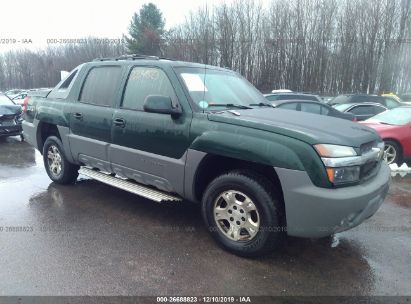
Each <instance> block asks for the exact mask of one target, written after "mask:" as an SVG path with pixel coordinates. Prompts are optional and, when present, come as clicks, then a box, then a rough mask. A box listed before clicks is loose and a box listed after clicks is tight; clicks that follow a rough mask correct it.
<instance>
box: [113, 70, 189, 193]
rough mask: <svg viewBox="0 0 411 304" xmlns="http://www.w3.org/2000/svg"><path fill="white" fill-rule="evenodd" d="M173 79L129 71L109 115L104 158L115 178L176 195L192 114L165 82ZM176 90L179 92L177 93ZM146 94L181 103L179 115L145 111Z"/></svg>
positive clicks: (154, 72) (158, 73)
mask: <svg viewBox="0 0 411 304" xmlns="http://www.w3.org/2000/svg"><path fill="white" fill-rule="evenodd" d="M173 76H174V77H175V75H173V74H172V73H170V72H169V73H168V74H167V73H166V72H165V71H164V70H163V69H160V68H159V67H153V66H134V67H132V68H131V70H130V72H129V75H128V79H127V82H126V85H125V88H124V92H123V97H122V102H121V104H120V107H119V109H117V110H116V111H115V113H114V116H113V125H112V139H113V144H112V145H111V146H110V150H109V155H110V161H111V163H112V164H111V165H112V167H113V170H114V172H115V173H116V174H118V175H120V176H123V177H127V178H131V179H134V180H136V181H137V182H140V183H143V184H148V185H153V186H155V187H157V188H159V189H162V190H165V191H169V192H177V193H179V194H181V193H182V191H183V177H184V165H185V153H186V151H187V149H188V146H189V131H190V123H191V119H192V112H191V109H188V108H187V107H184V104H182V103H181V99H183V98H184V96H183V93H182V90H181V88H180V87H173V85H172V82H171V81H170V78H169V77H173ZM176 89H180V91H179V92H181V94H176ZM148 95H162V96H168V97H171V99H172V100H173V102H174V103H180V106H181V108H182V109H183V113H182V114H181V115H179V116H177V117H173V116H172V115H170V114H159V113H149V112H145V111H144V109H143V106H144V102H145V99H146V97H147V96H148ZM187 104H188V103H187Z"/></svg>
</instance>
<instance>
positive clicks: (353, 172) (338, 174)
mask: <svg viewBox="0 0 411 304" xmlns="http://www.w3.org/2000/svg"><path fill="white" fill-rule="evenodd" d="M326 169H327V176H328V179H329V181H330V182H331V183H333V184H334V185H341V184H350V183H355V182H358V181H359V180H360V166H352V167H340V168H326Z"/></svg>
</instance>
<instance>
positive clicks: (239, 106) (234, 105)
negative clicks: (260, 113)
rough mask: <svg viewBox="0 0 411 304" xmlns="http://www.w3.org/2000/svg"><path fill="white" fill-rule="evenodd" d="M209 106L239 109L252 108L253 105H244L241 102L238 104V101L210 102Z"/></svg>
mask: <svg viewBox="0 0 411 304" xmlns="http://www.w3.org/2000/svg"><path fill="white" fill-rule="evenodd" d="M209 107H210V108H211V107H226V108H237V109H252V107H249V106H244V105H241V104H236V103H216V104H210V105H209Z"/></svg>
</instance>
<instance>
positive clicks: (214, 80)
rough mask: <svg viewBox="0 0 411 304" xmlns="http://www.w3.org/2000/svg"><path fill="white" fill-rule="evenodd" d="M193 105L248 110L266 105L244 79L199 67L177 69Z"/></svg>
mask: <svg viewBox="0 0 411 304" xmlns="http://www.w3.org/2000/svg"><path fill="white" fill-rule="evenodd" d="M176 70H177V71H178V73H179V75H180V77H181V79H182V80H183V81H184V84H185V86H186V88H187V90H188V92H189V93H190V96H191V99H192V100H193V102H194V104H195V105H196V106H198V107H199V108H200V109H203V110H206V109H207V110H221V109H224V108H230V107H232V106H237V107H244V108H247V107H249V106H250V105H257V104H259V103H267V100H266V99H265V98H264V96H263V95H262V94H261V93H260V92H259V91H258V90H257V89H256V88H254V86H252V85H251V84H250V83H249V82H248V81H247V80H245V79H244V78H243V77H241V76H239V75H238V74H236V73H234V72H231V71H221V70H213V69H202V68H177V69H176Z"/></svg>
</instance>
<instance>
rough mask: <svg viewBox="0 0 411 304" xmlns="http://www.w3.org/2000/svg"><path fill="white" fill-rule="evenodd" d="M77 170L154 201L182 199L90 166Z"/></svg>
mask: <svg viewBox="0 0 411 304" xmlns="http://www.w3.org/2000/svg"><path fill="white" fill-rule="evenodd" d="M78 172H79V173H80V174H83V175H85V176H88V177H90V178H92V179H95V180H97V181H99V182H102V183H104V184H107V185H110V186H113V187H116V188H119V189H122V190H125V191H128V192H131V193H134V194H137V195H139V196H142V197H145V198H148V199H151V200H153V201H156V202H162V201H182V198H181V197H179V196H174V195H171V194H169V193H167V192H164V191H161V190H156V189H153V188H150V187H147V186H144V185H141V184H137V183H134V182H130V181H128V180H125V179H122V178H119V177H114V176H111V175H109V174H106V173H102V172H100V171H96V170H92V169H90V168H86V167H81V168H80V170H79V171H78Z"/></svg>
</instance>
